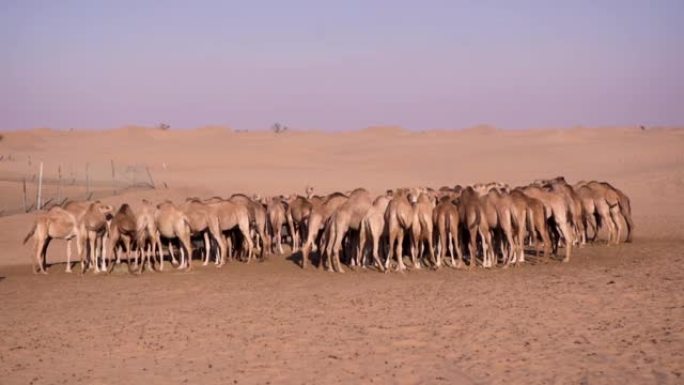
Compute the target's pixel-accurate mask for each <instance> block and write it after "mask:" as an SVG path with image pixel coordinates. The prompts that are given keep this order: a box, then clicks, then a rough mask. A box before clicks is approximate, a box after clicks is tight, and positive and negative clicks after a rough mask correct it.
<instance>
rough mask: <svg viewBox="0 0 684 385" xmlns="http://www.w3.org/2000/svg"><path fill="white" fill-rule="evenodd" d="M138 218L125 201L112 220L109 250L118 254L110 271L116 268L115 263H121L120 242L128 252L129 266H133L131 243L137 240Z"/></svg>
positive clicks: (113, 254) (114, 254)
mask: <svg viewBox="0 0 684 385" xmlns="http://www.w3.org/2000/svg"><path fill="white" fill-rule="evenodd" d="M136 231H137V218H136V216H135V213H134V212H133V209H131V206H129V205H128V203H124V204H123V205H121V207H119V210H118V211H117V212H116V214H114V218H112V222H111V224H110V226H109V251H110V254H111V255H112V256H116V261H115V262H114V263H112V262H110V264H109V270H108V272H111V271H112V270H113V269H114V265H115V264H116V265H118V264H120V263H121V253H120V252H119V243H122V244H123V248H124V250H125V252H126V260H127V261H128V268H129V270H130V266H131V245H132V243H133V242H134V241H135V240H136Z"/></svg>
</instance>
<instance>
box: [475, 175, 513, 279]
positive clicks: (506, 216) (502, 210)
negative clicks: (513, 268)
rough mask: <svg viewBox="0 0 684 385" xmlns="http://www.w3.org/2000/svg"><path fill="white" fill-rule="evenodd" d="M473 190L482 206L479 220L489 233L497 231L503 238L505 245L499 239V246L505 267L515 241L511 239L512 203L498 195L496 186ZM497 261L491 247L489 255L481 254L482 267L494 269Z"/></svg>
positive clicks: (476, 187) (479, 187) (477, 187)
mask: <svg viewBox="0 0 684 385" xmlns="http://www.w3.org/2000/svg"><path fill="white" fill-rule="evenodd" d="M474 188H475V191H477V193H478V195H479V196H480V202H481V204H482V214H483V216H482V217H481V219H482V220H484V221H486V223H487V227H488V228H489V230H490V232H495V231H497V230H498V231H499V232H500V233H501V234H502V235H503V237H504V238H505V243H506V245H504V239H500V240H499V246H500V251H501V255H502V256H503V260H504V264H505V265H506V266H507V265H508V264H509V262H510V260H511V251H512V250H513V249H514V248H515V241H514V239H513V210H514V208H513V202H512V201H511V199H510V197H509V196H507V195H504V194H501V193H499V190H498V189H497V185H496V184H493V183H492V184H488V185H475V186H474ZM485 236H487V235H485ZM489 236H491V235H489ZM497 259H498V258H497V257H496V254H495V253H494V248H493V247H492V248H491V249H490V252H489V253H483V260H482V266H483V267H494V266H496V265H497V263H498V261H497Z"/></svg>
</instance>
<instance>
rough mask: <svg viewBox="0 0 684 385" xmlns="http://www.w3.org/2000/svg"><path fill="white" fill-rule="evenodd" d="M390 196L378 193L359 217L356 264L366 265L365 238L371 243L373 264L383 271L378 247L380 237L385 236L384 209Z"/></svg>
mask: <svg viewBox="0 0 684 385" xmlns="http://www.w3.org/2000/svg"><path fill="white" fill-rule="evenodd" d="M390 199H391V198H390V197H389V196H388V195H380V196H379V197H377V198H375V200H374V201H373V204H372V206H371V207H370V208H369V209H368V211H367V212H366V215H364V217H363V219H361V228H360V230H359V248H360V253H358V254H357V261H356V262H357V264H358V265H359V266H361V267H365V266H366V258H365V254H366V253H365V250H366V242H367V239H369V240H370V242H371V244H372V255H373V262H374V263H375V266H376V267H377V268H378V269H379V270H380V271H384V270H385V267H384V266H383V264H382V262H381V261H380V255H379V248H380V240H381V238H385V237H386V236H387V233H386V232H385V211H386V210H387V205H389V202H390Z"/></svg>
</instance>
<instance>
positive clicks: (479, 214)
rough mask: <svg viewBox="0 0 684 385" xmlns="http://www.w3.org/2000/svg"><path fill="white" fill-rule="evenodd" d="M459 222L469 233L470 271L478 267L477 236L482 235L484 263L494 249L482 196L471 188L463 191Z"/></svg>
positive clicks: (460, 200) (459, 208) (459, 206)
mask: <svg viewBox="0 0 684 385" xmlns="http://www.w3.org/2000/svg"><path fill="white" fill-rule="evenodd" d="M458 215H459V220H460V222H461V224H462V227H463V229H465V230H466V231H467V232H468V238H469V242H468V253H469V254H470V262H469V265H468V268H469V269H473V268H475V267H477V236H478V235H480V239H481V244H482V262H483V266H484V262H485V259H486V257H485V256H486V255H488V253H489V252H490V250H491V249H492V237H491V233H490V229H489V224H488V221H487V220H486V218H484V216H485V214H484V208H483V204H482V201H481V199H480V196H479V195H478V193H477V192H476V191H475V190H474V189H473V188H472V187H471V186H468V187H465V188H464V189H463V190H462V191H461V196H460V198H459V205H458Z"/></svg>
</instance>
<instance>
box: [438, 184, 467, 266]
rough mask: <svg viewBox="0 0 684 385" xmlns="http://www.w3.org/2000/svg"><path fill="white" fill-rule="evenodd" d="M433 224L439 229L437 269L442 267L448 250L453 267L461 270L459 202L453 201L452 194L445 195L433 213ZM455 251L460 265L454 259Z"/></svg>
mask: <svg viewBox="0 0 684 385" xmlns="http://www.w3.org/2000/svg"><path fill="white" fill-rule="evenodd" d="M433 222H434V224H435V227H437V244H438V253H437V263H436V267H437V268H439V267H440V266H441V265H442V259H445V258H446V252H447V249H448V250H449V254H450V256H451V267H453V268H461V267H462V266H463V252H462V251H461V246H460V244H459V243H460V236H459V227H460V224H461V221H460V217H459V214H458V201H454V200H452V196H451V194H445V195H444V196H442V198H441V199H440V200H439V203H438V204H437V206H435V209H434V211H433ZM454 249H455V250H456V255H457V256H458V263H456V261H455V259H454Z"/></svg>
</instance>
